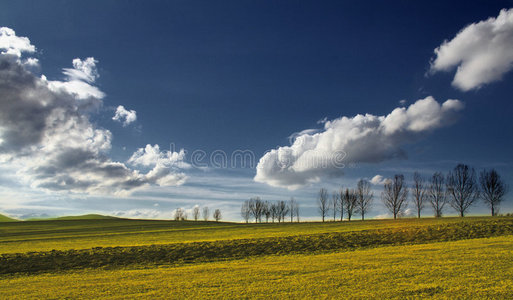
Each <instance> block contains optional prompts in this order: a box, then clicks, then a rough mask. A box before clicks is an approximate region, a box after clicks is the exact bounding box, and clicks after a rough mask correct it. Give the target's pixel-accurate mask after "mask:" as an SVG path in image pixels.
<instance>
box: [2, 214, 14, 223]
mask: <svg viewBox="0 0 513 300" xmlns="http://www.w3.org/2000/svg"><path fill="white" fill-rule="evenodd" d="M0 222H18V220H16V219H13V218H9V217H8V216H5V215H0Z"/></svg>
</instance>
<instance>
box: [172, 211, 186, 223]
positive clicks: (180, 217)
mask: <svg viewBox="0 0 513 300" xmlns="http://www.w3.org/2000/svg"><path fill="white" fill-rule="evenodd" d="M174 219H175V221H185V220H187V214H186V213H185V210H184V209H182V208H177V209H176V210H175V216H174Z"/></svg>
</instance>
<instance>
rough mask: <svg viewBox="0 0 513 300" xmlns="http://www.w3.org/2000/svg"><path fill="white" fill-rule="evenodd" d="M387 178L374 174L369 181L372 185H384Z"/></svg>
mask: <svg viewBox="0 0 513 300" xmlns="http://www.w3.org/2000/svg"><path fill="white" fill-rule="evenodd" d="M389 180H390V179H389V178H385V177H383V176H381V175H376V176H374V177H372V179H371V180H370V183H372V184H373V185H384V184H385V183H387V182H388V181H389Z"/></svg>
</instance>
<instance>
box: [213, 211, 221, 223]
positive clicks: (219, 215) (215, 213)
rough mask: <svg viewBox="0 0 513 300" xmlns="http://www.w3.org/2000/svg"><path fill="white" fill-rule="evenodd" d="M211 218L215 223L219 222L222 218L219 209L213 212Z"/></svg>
mask: <svg viewBox="0 0 513 300" xmlns="http://www.w3.org/2000/svg"><path fill="white" fill-rule="evenodd" d="M212 217H214V220H216V222H219V220H221V219H222V218H223V215H222V214H221V210H220V209H216V210H214V215H213V216H212Z"/></svg>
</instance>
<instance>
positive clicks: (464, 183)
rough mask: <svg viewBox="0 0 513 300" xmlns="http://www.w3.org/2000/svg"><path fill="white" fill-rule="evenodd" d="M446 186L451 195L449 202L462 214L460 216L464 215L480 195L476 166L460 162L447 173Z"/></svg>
mask: <svg viewBox="0 0 513 300" xmlns="http://www.w3.org/2000/svg"><path fill="white" fill-rule="evenodd" d="M446 187H447V193H448V194H449V195H450V202H449V204H450V205H451V206H452V208H454V209H455V210H456V211H457V212H458V213H459V214H460V217H464V216H465V213H466V212H467V210H468V209H469V208H470V206H472V204H473V203H474V202H475V201H476V200H477V199H478V197H479V188H478V185H477V182H476V172H475V171H474V168H470V167H469V166H467V165H464V164H458V165H457V166H456V167H455V168H454V170H452V171H451V172H449V174H447V182H446Z"/></svg>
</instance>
